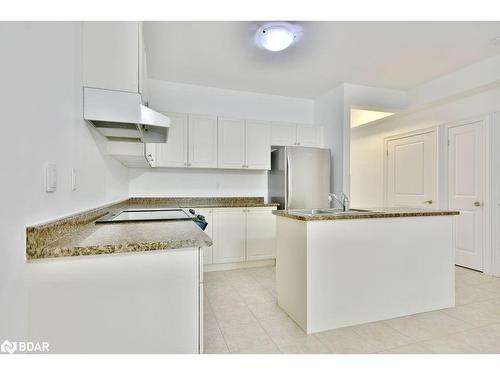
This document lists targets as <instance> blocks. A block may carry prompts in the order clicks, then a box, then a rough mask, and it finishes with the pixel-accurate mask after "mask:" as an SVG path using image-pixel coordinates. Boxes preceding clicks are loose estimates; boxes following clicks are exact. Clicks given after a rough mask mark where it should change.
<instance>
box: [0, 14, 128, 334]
mask: <svg viewBox="0 0 500 375" xmlns="http://www.w3.org/2000/svg"><path fill="white" fill-rule="evenodd" d="M81 40H82V35H81V23H79V22H74V23H69V22H68V23H50V22H47V23H0V45H1V46H2V58H1V59H0V82H2V84H1V85H2V90H1V91H0V106H1V108H0V113H1V114H2V125H1V126H2V136H3V137H2V140H3V142H2V147H0V155H1V160H2V162H3V163H2V168H1V169H0V181H1V183H2V188H1V189H2V190H1V194H0V207H1V208H2V209H1V214H0V238H1V242H0V338H2V340H3V338H9V339H12V340H20V339H22V337H23V336H24V335H25V334H26V324H25V323H26V311H27V310H26V309H27V296H26V289H25V280H24V268H25V262H26V261H25V252H26V245H25V231H26V226H27V225H30V224H34V223H38V222H41V221H46V220H48V219H54V218H57V217H60V216H63V215H67V214H70V213H73V212H76V211H79V210H83V209H88V208H90V207H95V206H99V205H102V204H105V203H109V202H113V201H117V200H120V199H124V198H126V197H127V196H128V171H127V169H126V168H125V167H123V166H122V165H121V164H119V163H118V162H117V161H115V160H113V159H111V158H109V157H107V156H106V155H105V153H104V152H103V149H102V144H103V139H102V137H101V136H99V135H97V134H96V133H95V131H93V130H91V129H90V127H89V125H87V124H86V123H85V122H84V121H83V120H82V105H83V100H82V69H81V61H82V56H81ZM46 162H54V163H56V164H57V172H58V189H57V191H56V192H54V193H50V194H48V193H45V191H44V188H45V180H44V177H45V175H44V173H45V172H44V164H45V163H46ZM72 167H74V168H75V169H76V170H77V173H78V183H79V187H78V189H77V190H76V191H72V190H71V185H70V181H71V177H70V176H71V175H70V170H71V168H72Z"/></svg>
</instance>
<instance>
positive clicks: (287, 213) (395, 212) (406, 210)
mask: <svg viewBox="0 0 500 375" xmlns="http://www.w3.org/2000/svg"><path fill="white" fill-rule="evenodd" d="M366 210H367V211H366V212H350V213H347V214H345V213H322V214H314V215H311V214H306V213H304V212H303V211H304V210H300V209H296V210H277V211H273V214H275V215H277V216H283V217H287V218H289V219H294V220H302V221H316V220H354V219H379V218H388V217H415V216H447V215H459V214H460V212H458V211H447V210H434V209H425V208H410V207H384V208H367V209H366Z"/></svg>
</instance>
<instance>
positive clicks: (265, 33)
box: [255, 22, 302, 52]
mask: <svg viewBox="0 0 500 375" xmlns="http://www.w3.org/2000/svg"><path fill="white" fill-rule="evenodd" d="M301 31H302V30H301V29H300V27H299V26H297V25H292V24H291V23H288V22H272V23H267V24H265V25H263V26H261V27H260V28H259V29H258V30H257V33H256V34H255V41H256V43H257V44H258V45H259V46H261V47H262V48H265V49H267V50H268V51H273V52H277V51H283V50H284V49H286V48H288V47H290V45H291V44H292V43H293V42H294V41H296V40H297V38H298V37H299V35H300V32H301Z"/></svg>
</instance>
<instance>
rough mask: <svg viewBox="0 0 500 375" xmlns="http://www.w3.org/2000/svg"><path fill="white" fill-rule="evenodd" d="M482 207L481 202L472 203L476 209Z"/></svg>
mask: <svg viewBox="0 0 500 375" xmlns="http://www.w3.org/2000/svg"><path fill="white" fill-rule="evenodd" d="M482 205H483V202H478V201H476V202H474V206H476V207H481V206H482Z"/></svg>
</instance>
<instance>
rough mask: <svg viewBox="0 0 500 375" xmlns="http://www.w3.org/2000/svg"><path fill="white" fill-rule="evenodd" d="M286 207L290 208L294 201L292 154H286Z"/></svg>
mask: <svg viewBox="0 0 500 375" xmlns="http://www.w3.org/2000/svg"><path fill="white" fill-rule="evenodd" d="M286 171H287V173H286V193H287V194H286V207H285V209H287V210H288V209H289V208H290V203H291V202H292V186H291V184H292V167H291V164H290V155H287V156H286Z"/></svg>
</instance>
